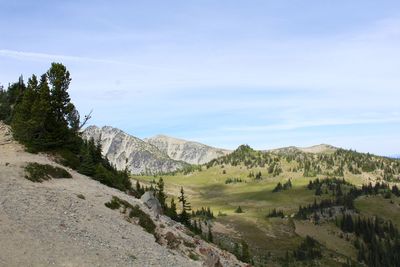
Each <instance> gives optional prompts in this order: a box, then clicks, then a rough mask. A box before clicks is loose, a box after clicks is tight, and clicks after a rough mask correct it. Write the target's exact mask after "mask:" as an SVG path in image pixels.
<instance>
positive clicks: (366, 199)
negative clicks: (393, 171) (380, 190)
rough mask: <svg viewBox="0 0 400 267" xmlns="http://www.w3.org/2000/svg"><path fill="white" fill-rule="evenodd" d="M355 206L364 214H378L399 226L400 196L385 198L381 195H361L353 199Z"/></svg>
mask: <svg viewBox="0 0 400 267" xmlns="http://www.w3.org/2000/svg"><path fill="white" fill-rule="evenodd" d="M354 204H355V206H356V208H357V209H358V210H359V211H360V212H361V213H362V214H363V215H366V216H379V217H381V218H383V219H385V220H391V221H392V222H393V223H394V224H395V225H396V226H397V227H400V198H398V197H395V196H392V198H391V199H385V198H383V197H382V196H381V195H377V196H362V197H360V198H358V199H356V201H355V203H354Z"/></svg>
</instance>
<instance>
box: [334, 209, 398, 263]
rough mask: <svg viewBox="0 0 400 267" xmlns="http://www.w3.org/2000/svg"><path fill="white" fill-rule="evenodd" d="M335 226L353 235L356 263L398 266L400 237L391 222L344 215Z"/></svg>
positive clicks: (377, 218)
mask: <svg viewBox="0 0 400 267" xmlns="http://www.w3.org/2000/svg"><path fill="white" fill-rule="evenodd" d="M337 224H338V226H339V227H340V229H342V231H344V232H347V233H354V234H355V236H356V239H355V241H354V246H355V247H356V249H357V250H358V256H357V259H358V261H360V262H364V263H365V264H366V265H367V266H377V267H379V266H399V264H400V262H399V260H400V235H399V231H398V229H397V228H396V227H395V226H394V225H393V223H392V222H391V221H384V220H382V219H380V218H379V217H376V218H362V217H360V216H357V217H355V218H354V217H353V216H351V215H349V214H344V215H343V216H342V219H341V220H340V221H338V223H337Z"/></svg>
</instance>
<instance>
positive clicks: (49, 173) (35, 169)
mask: <svg viewBox="0 0 400 267" xmlns="http://www.w3.org/2000/svg"><path fill="white" fill-rule="evenodd" d="M25 172H26V173H27V174H26V175H25V178H26V179H28V180H30V181H32V182H39V183H41V182H43V181H45V180H49V179H51V178H55V179H58V178H72V176H71V174H70V173H69V172H67V171H66V170H65V169H63V168H59V167H53V166H51V165H49V164H39V163H36V162H33V163H28V165H27V166H26V167H25Z"/></svg>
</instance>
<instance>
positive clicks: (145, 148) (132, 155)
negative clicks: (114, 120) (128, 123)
mask: <svg viewBox="0 0 400 267" xmlns="http://www.w3.org/2000/svg"><path fill="white" fill-rule="evenodd" d="M82 137H83V138H85V139H90V138H93V139H94V140H95V141H96V142H97V141H98V140H100V142H101V145H102V153H103V155H104V156H106V157H107V158H108V160H109V161H110V162H111V163H112V164H114V165H115V166H116V168H117V169H119V170H124V169H125V168H128V170H129V171H130V172H131V173H133V174H141V173H146V174H156V173H162V172H164V173H165V172H171V171H175V170H178V169H181V168H183V167H184V166H186V165H187V164H186V163H184V162H179V161H176V160H173V159H171V158H169V157H168V155H166V154H165V153H163V152H161V151H160V150H159V149H158V148H157V147H155V146H153V145H151V144H149V143H146V142H144V141H143V140H141V139H139V138H136V137H134V136H131V135H129V134H127V133H125V132H123V131H121V130H119V129H117V128H113V127H110V126H104V127H102V128H99V127H96V126H89V127H88V128H86V129H85V130H84V131H83V133H82Z"/></svg>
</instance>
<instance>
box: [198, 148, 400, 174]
mask: <svg viewBox="0 0 400 267" xmlns="http://www.w3.org/2000/svg"><path fill="white" fill-rule="evenodd" d="M284 161H287V162H289V163H290V162H292V161H294V162H296V163H297V164H296V166H293V167H291V168H290V169H289V171H292V172H298V171H301V172H303V176H304V177H315V176H317V175H327V176H330V177H332V176H336V177H344V175H345V172H346V171H347V172H350V173H352V174H355V175H359V174H361V173H362V172H375V173H376V174H377V175H380V177H381V178H382V179H383V180H385V181H396V180H399V179H400V160H399V159H391V158H385V157H379V156H375V155H371V154H368V153H358V152H356V151H352V150H345V149H337V150H336V151H335V152H333V153H320V154H314V153H305V152H302V151H299V150H292V151H289V152H262V151H256V150H254V149H252V148H251V147H250V146H248V145H241V146H239V147H238V148H237V149H236V150H235V151H234V152H232V153H231V154H229V155H226V156H222V157H220V158H217V159H214V160H212V161H210V162H209V163H207V165H206V167H207V168H210V167H212V166H216V165H223V164H230V165H232V166H238V165H240V164H243V165H245V166H246V167H247V168H255V167H259V168H266V169H267V172H268V173H269V174H272V175H273V176H277V175H279V174H280V173H282V172H283V170H282V167H281V166H282V163H283V162H284Z"/></svg>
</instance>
